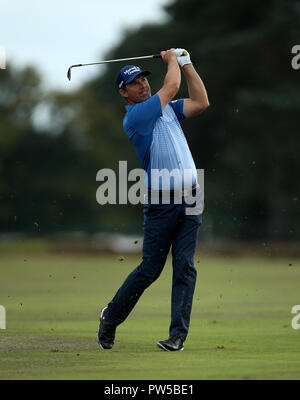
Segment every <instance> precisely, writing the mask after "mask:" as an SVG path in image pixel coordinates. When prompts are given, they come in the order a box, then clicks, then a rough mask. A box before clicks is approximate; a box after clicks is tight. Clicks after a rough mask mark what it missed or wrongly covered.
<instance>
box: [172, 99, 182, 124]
mask: <svg viewBox="0 0 300 400" xmlns="http://www.w3.org/2000/svg"><path fill="white" fill-rule="evenodd" d="M183 103H184V99H178V100H173V101H170V103H169V104H170V106H171V107H172V108H173V110H174V112H175V114H176V117H177V118H178V121H182V120H184V119H185V118H186V117H185V115H184V114H183Z"/></svg>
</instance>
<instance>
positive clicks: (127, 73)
mask: <svg viewBox="0 0 300 400" xmlns="http://www.w3.org/2000/svg"><path fill="white" fill-rule="evenodd" d="M139 71H140V68H138V67H131V68H129V69H127V70H126V71H124V74H126V75H132V74H134V73H135V72H139Z"/></svg>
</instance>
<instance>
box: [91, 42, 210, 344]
mask: <svg viewBox="0 0 300 400" xmlns="http://www.w3.org/2000/svg"><path fill="white" fill-rule="evenodd" d="M183 54H184V55H183ZM161 57H162V60H163V61H164V62H165V63H166V64H167V73H166V76H165V79H164V84H163V86H162V88H161V89H160V90H159V91H158V92H157V93H156V94H154V95H153V96H152V95H151V88H150V85H149V83H148V80H147V76H148V75H149V74H150V72H149V71H142V70H141V69H140V68H139V67H138V66H135V65H127V66H125V67H123V68H122V69H121V70H120V72H119V74H118V76H117V85H118V88H119V91H120V94H121V96H123V97H124V99H125V100H126V102H127V106H126V111H127V113H126V115H125V117H124V121H123V126H124V130H125V132H126V134H127V135H128V137H129V139H130V140H131V142H132V143H133V145H134V147H135V150H136V153H137V155H138V157H139V160H140V162H141V164H142V166H143V169H144V170H145V173H146V177H147V178H148V179H147V187H148V189H149V195H148V198H147V200H148V201H147V202H146V204H144V242H143V259H142V262H141V264H140V265H139V266H138V267H136V268H135V269H134V270H133V271H132V272H131V273H130V274H129V275H128V277H127V278H126V280H125V281H124V283H123V285H122V286H121V287H120V288H119V290H118V291H117V293H116V294H115V296H114V297H113V299H112V300H111V302H110V303H109V304H108V305H107V307H104V308H103V309H102V310H101V313H100V326H99V330H98V343H99V345H100V346H101V348H102V349H111V348H112V347H113V345H114V339H115V333H116V327H117V326H118V325H120V324H121V323H122V322H123V321H125V319H126V318H127V316H128V315H129V313H130V312H131V311H132V309H133V308H134V306H135V305H136V303H137V301H138V300H139V298H140V296H141V295H142V293H143V292H144V290H145V289H146V288H147V287H149V286H150V285H151V284H152V283H153V282H154V281H155V280H156V279H157V278H158V277H159V275H160V273H161V272H162V270H163V267H164V265H165V262H166V259H167V256H168V253H169V250H170V248H171V246H172V265H173V280H172V299H171V300H172V301H171V324H170V328H169V338H168V339H167V340H160V341H159V342H158V343H157V345H158V347H159V348H161V349H162V350H165V351H177V350H183V348H184V341H185V340H186V337H187V334H188V330H189V325H190V314H191V309H192V301H193V295H194V289H195V283H196V276H197V272H196V269H195V267H194V253H195V248H196V243H197V235H198V229H199V227H200V224H201V222H202V211H201V213H199V212H198V213H197V212H196V213H188V212H187V209H188V208H190V207H193V206H192V205H191V203H189V204H188V202H187V201H186V196H191V195H192V194H193V193H194V192H195V190H196V188H197V171H196V167H195V164H194V161H193V157H192V155H191V152H190V149H189V147H188V144H187V141H186V139H185V136H184V134H183V131H182V129H181V126H180V123H179V121H182V120H184V119H185V118H189V117H192V116H194V115H197V114H199V113H201V112H202V111H203V110H205V109H206V108H207V107H208V106H209V102H208V98H207V93H206V90H205V87H204V85H203V82H202V80H201V78H200V77H199V75H198V73H197V72H196V70H195V68H194V67H193V65H192V63H191V59H190V55H189V53H188V52H187V51H185V50H184V49H176V50H175V49H170V50H167V51H162V52H161ZM180 67H181V68H182V71H183V74H184V76H185V79H186V81H187V85H188V91H189V98H185V99H178V100H175V101H172V100H173V99H174V97H175V96H176V94H177V92H178V90H179V88H180V83H181V71H180ZM153 170H165V171H169V172H171V171H173V170H176V171H179V172H180V174H181V176H180V186H179V187H178V179H171V178H170V182H169V185H170V186H169V187H168V191H169V198H170V201H169V204H165V203H166V202H164V201H163V199H162V198H163V195H164V192H165V190H164V189H165V187H164V185H163V182H162V179H161V178H162V177H160V178H159V179H154V178H153V176H152V172H153ZM186 170H187V171H189V172H190V173H189V174H186V175H185V173H184V172H185V171H186ZM185 176H188V182H189V185H190V186H189V187H187V185H186V182H184V179H185ZM151 178H152V180H151ZM174 181H176V182H174ZM175 195H176V196H175ZM178 196H180V197H181V199H180V200H182V201H181V202H180V204H178V203H179V202H178V201H174V198H175V197H177V200H178ZM154 197H155V199H154ZM172 199H173V201H172Z"/></svg>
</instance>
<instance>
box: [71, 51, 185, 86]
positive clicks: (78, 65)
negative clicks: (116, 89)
mask: <svg viewBox="0 0 300 400" xmlns="http://www.w3.org/2000/svg"><path fill="white" fill-rule="evenodd" d="M186 53H187V52H185V51H184V52H183V53H182V54H181V55H182V56H185V55H186ZM145 58H161V55H160V54H153V55H151V56H140V57H130V58H118V59H116V60H107V61H99V62H94V63H88V64H74V65H71V66H70V67H69V69H68V72H67V77H68V79H69V81H70V80H71V69H72V68H76V67H86V66H87V65H97V64H108V63H114V62H121V61H132V60H142V59H145Z"/></svg>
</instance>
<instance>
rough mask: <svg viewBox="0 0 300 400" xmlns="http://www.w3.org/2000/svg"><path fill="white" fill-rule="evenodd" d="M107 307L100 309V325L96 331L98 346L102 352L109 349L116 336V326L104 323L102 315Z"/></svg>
mask: <svg viewBox="0 0 300 400" xmlns="http://www.w3.org/2000/svg"><path fill="white" fill-rule="evenodd" d="M106 308H107V307H104V308H102V310H101V314H100V325H99V329H98V344H99V346H100V347H101V349H103V350H108V349H111V348H112V347H113V345H114V340H115V336H116V326H115V325H112V324H109V323H108V322H106V321H105V319H104V317H103V313H104V311H105V310H106Z"/></svg>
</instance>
